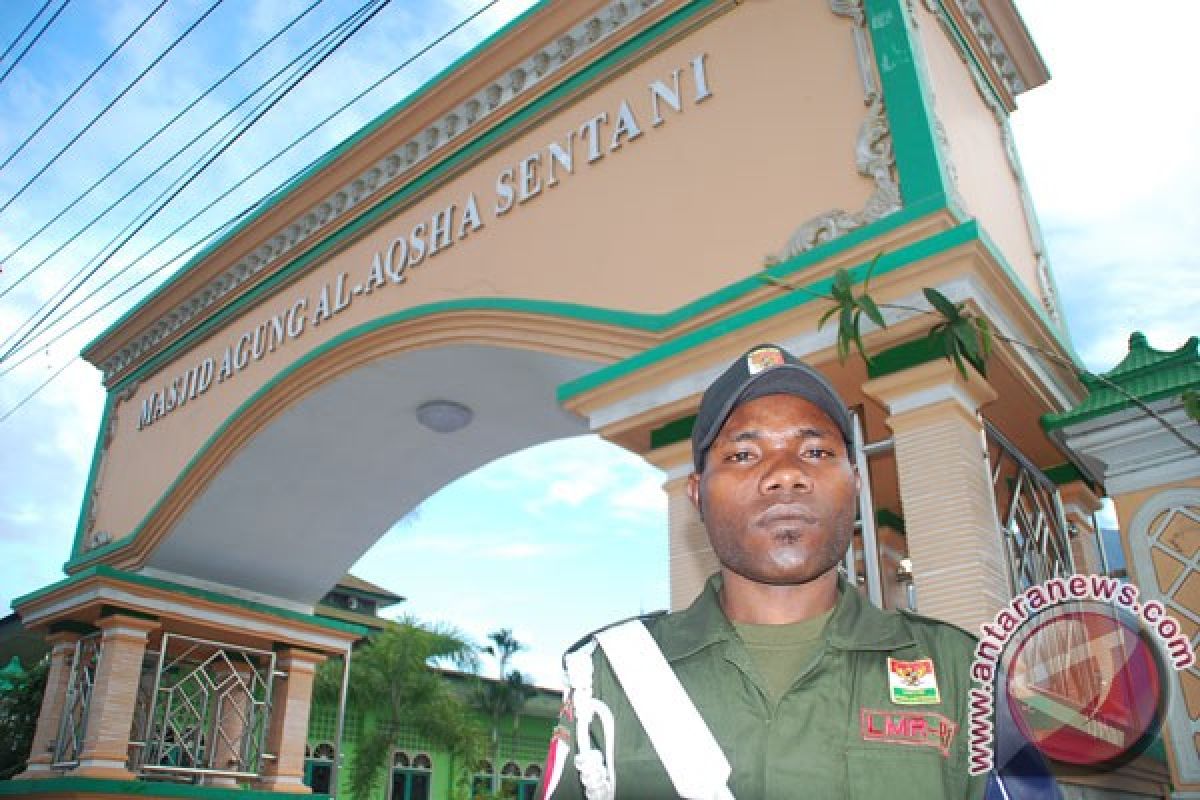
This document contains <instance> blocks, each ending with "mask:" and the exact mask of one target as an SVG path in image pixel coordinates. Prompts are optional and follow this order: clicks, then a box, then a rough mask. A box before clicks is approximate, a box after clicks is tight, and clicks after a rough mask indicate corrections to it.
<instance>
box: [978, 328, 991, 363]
mask: <svg viewBox="0 0 1200 800" xmlns="http://www.w3.org/2000/svg"><path fill="white" fill-rule="evenodd" d="M975 327H976V328H978V329H979V352H980V354H981V355H982V356H983V361H984V363H986V362H987V360H988V358H990V357H991V355H992V324H991V323H990V322H988V321H987V317H975Z"/></svg>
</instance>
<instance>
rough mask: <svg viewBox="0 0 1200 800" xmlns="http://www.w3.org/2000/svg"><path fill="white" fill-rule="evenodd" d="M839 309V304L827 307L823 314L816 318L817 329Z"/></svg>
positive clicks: (822, 326)
mask: <svg viewBox="0 0 1200 800" xmlns="http://www.w3.org/2000/svg"><path fill="white" fill-rule="evenodd" d="M840 309H841V306H833V307H831V308H829V309H828V310H827V311H826V312H825V313H824V314H822V315H821V319H819V320H817V330H821V328H824V327H825V323H826V322H828V321H829V318H830V317H832V316H833V315H834V314H836V313H837V312H838V311H839V310H840Z"/></svg>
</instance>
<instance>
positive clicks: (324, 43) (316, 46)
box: [0, 0, 378, 360]
mask: <svg viewBox="0 0 1200 800" xmlns="http://www.w3.org/2000/svg"><path fill="white" fill-rule="evenodd" d="M375 2H378V0H367V2H365V3H364V4H363V5H361V6H359V8H358V9H357V10H355V11H354V12H353V13H352V14H351V15H350V16H349V17H346V18H345V19H343V20H342V21H341V22H339V23H338V24H337V25H335V26H334V27H333V28H331V29H330V30H329V31H327V32H326V33H324V34H323V35H322V36H321V37H320V38H319V39H318V40H317V41H316V42H314V43H312V44H310V45H309V46H308V47H307V48H305V49H304V51H303V52H302V53H301V54H300V55H298V56H296V57H295V58H293V59H292V60H291V61H290V62H288V64H286V65H284V66H283V67H281V68H280V69H279V70H278V71H277V72H276V73H275V74H274V75H272V76H271V77H270V78H269V79H268V80H267V81H265V82H264V83H263V84H261V85H260V86H259V87H258V88H256V89H255V90H254V91H253V92H251V93H250V94H249V95H247V96H246V97H245V98H243V99H242V100H241V101H240V102H239V103H238V105H236V106H234V107H233V108H231V109H230V110H229V111H227V112H225V114H223V115H221V117H220V118H219V119H217V120H216V121H214V122H213V123H212V124H210V125H209V126H208V127H207V128H205V129H204V130H203V131H201V132H200V134H198V135H197V136H196V137H194V138H193V139H192V140H191V141H190V142H188V143H187V144H186V145H184V146H183V147H182V148H180V149H179V150H178V151H176V152H175V154H174V155H172V156H171V157H170V158H169V159H167V161H165V162H163V163H162V164H160V165H159V166H158V167H157V168H156V169H155V170H154V171H153V172H151V173H150V174H149V175H147V176H145V177H144V178H143V179H142V180H140V181H139V182H138V183H137V184H136V185H135V186H134V187H133V188H131V189H129V190H128V191H126V192H125V194H123V195H122V196H121V197H119V198H118V199H117V200H116V201H115V202H114V203H112V204H111V205H109V207H108V208H106V209H105V210H104V211H103V212H101V213H100V214H99V215H97V216H96V217H93V218H92V220H91V221H90V222H88V224H87V225H86V226H84V228H82V229H81V230H79V231H77V232H76V233H75V234H74V235H73V236H72V237H71V238H69V239H68V240H67V241H65V242H63V243H62V244H60V245H59V246H58V247H57V248H55V250H54V251H52V252H51V253H49V254H48V255H46V256H45V257H44V258H42V260H41V261H39V262H38V263H37V264H35V265H34V266H33V267H32V268H31V269H30V271H29V272H27V273H26V275H29V274H30V273H32V272H33V271H35V270H37V269H38V268H40V267H41V266H43V265H44V264H46V263H47V262H48V261H49V260H50V259H52V258H53V257H54V256H56V255H57V254H58V253H59V252H61V251H62V250H63V249H64V248H65V247H67V246H68V245H69V244H71V243H72V242H74V241H75V240H76V239H77V238H78V237H79V236H80V235H81V234H83V233H84V231H86V230H88V229H89V228H91V227H92V225H94V224H95V223H96V222H97V221H98V220H99V219H100V218H101V217H103V216H104V215H106V214H107V213H108V212H109V211H111V210H112V209H113V208H115V207H116V205H117V204H119V203H121V202H122V201H124V200H125V199H126V198H127V197H129V196H130V195H131V194H133V192H134V191H136V190H137V189H139V188H140V187H141V186H143V185H144V184H145V183H146V182H147V181H149V180H150V178H151V177H153V176H154V175H157V174H158V173H159V172H161V171H162V169H163V168H164V167H166V166H167V165H168V164H170V163H171V162H172V161H174V160H175V159H176V158H177V157H178V156H180V155H181V154H182V153H183V152H184V151H186V150H187V149H188V148H190V147H191V146H192V145H193V144H195V143H196V142H197V141H198V140H199V139H201V138H203V136H204V135H205V134H207V133H208V132H209V131H210V130H212V129H213V128H214V127H215V126H216V125H217V124H218V123H220V122H221V121H222V120H224V119H225V118H227V117H229V116H230V115H232V114H233V112H234V111H236V110H237V109H238V108H239V107H241V106H242V105H244V104H245V103H246V102H247V101H249V100H250V99H251V98H252V97H254V95H256V94H258V92H259V91H261V90H262V89H263V88H264V87H266V86H268V85H270V84H271V83H273V82H274V81H275V79H276V78H278V77H279V76H280V75H281V74H283V73H285V72H287V71H289V70H292V69H293V68H297V64H299V63H300V62H302V61H305V59H307V63H312V61H313V59H314V58H318V57H320V56H321V51H320V48H321V47H328V46H329V45H328V42H329V41H332V40H333V39H334V38H336V36H337V35H338V34H339V33H340V32H341V31H344V30H345V29H346V28H348V27H349V26H351V25H353V24H354V23H355V21H356V20H357V19H359V18H360V17H361V16H362V15H363V14H364V13H366V10H367V9H368V8H369V6H370V5H371V4H372V3H375ZM314 51H316V55H313V53H314ZM325 52H326V53H328V52H332V51H331V50H327V51H325ZM302 68H303V65H301V66H300V67H299V68H297V69H302ZM294 74H295V73H294ZM294 74H293V77H292V78H288V79H286V80H285V81H284V87H286V86H287V81H289V80H294V79H295V78H294ZM281 88H282V87H276V88H275V89H274V90H272V91H274V92H279V91H280V89H281ZM270 100H271V97H270V96H268V97H267V98H265V99H264V100H262V101H260V103H259V104H258V106H256V108H255V109H253V110H251V111H250V112H249V113H248V114H247V115H246V116H245V117H243V119H242V121H241V122H240V123H238V124H239V125H244V124H245V123H246V120H247V119H249V118H250V117H251V116H253V115H254V113H255V111H257V110H259V109H261V108H263V106H264V105H265V104H266V103H268V102H270ZM237 127H238V126H237V125H235V126H234V128H233V129H231V130H230V131H227V132H226V133H225V134H223V135H222V138H224V137H228V136H231V135H233V132H234V131H236V129H237ZM222 138H218V140H217V142H215V143H214V144H213V145H211V146H210V147H209V149H208V150H206V151H205V152H204V153H203V154H201V155H200V156H199V157H198V158H197V159H196V160H195V161H193V162H192V163H191V164H190V165H189V166H188V167H187V168H185V169H184V171H183V172H182V173H180V175H179V176H178V177H176V178H175V179H174V181H172V183H171V184H169V185H168V187H167V188H166V189H164V190H163V191H162V192H161V193H160V194H159V195H158V196H157V197H155V198H154V199H153V200H151V201H150V203H148V204H147V205H146V206H145V207H143V208H142V210H141V211H139V212H138V213H137V214H135V215H134V217H133V219H132V220H131V221H130V222H128V223H127V224H126V226H125V227H124V228H123V229H122V230H121V231H120V232H119V233H117V235H116V236H114V237H113V238H112V239H111V240H109V242H108V243H107V244H105V245H104V246H103V247H101V248H100V250H99V251H97V252H96V253H95V254H94V255H93V256H92V257H91V258H90V259H89V260H88V261H87V262H86V263H85V264H84V265H83V266H82V267H80V268H79V269H78V270H77V271H76V272H75V274H74V275H72V276H71V277H70V278H69V279H68V280H67V281H66V283H64V284H63V285H62V286H61V287H60V288H59V289H58V290H57V291H55V292H54V293H53V294H52V295H51V296H50V297H49V298H47V299H46V300H45V301H44V302H43V303H42V304H41V305H40V306H39V307H38V308H37V310H36V311H34V312H33V313H32V314H31V315H30V316H29V317H28V318H26V320H25V321H24V322H22V323H21V324H20V325H19V326H17V328H16V329H15V330H14V331H13V332H12V333H10V334H9V336H8V337H7V338H6V339H5V340H4V341H3V342H0V347H3V346H5V345H7V344H8V343H9V342H10V341H12V340H13V338H14V337H15V336H17V335H18V334H19V333H20V331H21V329H22V328H24V327H25V326H26V325H28V324H29V323H30V322H31V321H32V320H33V319H34V317H36V316H37V315H38V314H39V313H41V312H42V310H43V309H45V308H46V307H47V306H48V305H50V303H52V302H53V301H54V299H55V297H57V296H58V295H60V294H61V293H62V292H64V291H67V290H68V289H69V288H70V286H71V284H72V283H74V282H75V281H76V280H78V279H79V277H80V276H81V275H82V274H83V273H84V272H86V271H87V269H88V267H90V266H91V265H92V264H93V263H95V262H96V261H97V260H98V259H100V260H103V259H107V258H111V257H112V256H113V255H115V254H116V250H112V251H109V252H108V255H107V256H106V255H105V251H106V250H108V248H109V247H111V246H112V245H113V243H114V242H116V240H117V239H119V238H121V236H122V235H123V234H124V233H125V232H126V231H128V230H129V229H130V228H131V227H132V226H133V225H134V224H135V222H136V221H137V219H138V218H139V217H141V216H142V215H143V214H146V213H148V212H149V211H150V210H151V209H153V208H154V206H155V204H157V203H158V202H159V201H161V200H162V199H163V197H165V196H166V195H167V194H168V193H169V192H170V190H171V189H172V188H173V187H174V186H176V185H178V184H179V182H180V181H182V180H183V178H184V176H185V175H186V174H187V173H188V171H190V170H194V169H196V168H197V167H198V166H199V165H200V164H201V163H202V162H203V161H204V159H205V158H206V157H207V156H208V155H210V154H211V153H213V152H214V151H215V150H216V149H217V148H218V147H219V146H220V144H221V141H222ZM155 213H157V212H155ZM118 249H119V248H118ZM139 260H140V259H139ZM130 266H133V265H132V264H130V265H127V266H126V267H125V269H123V270H121V273H123V272H124V271H125V270H127V269H129V267H130ZM121 273H118V275H119V274H121ZM85 280H86V279H85ZM109 282H111V280H110V281H108V282H106V284H105V285H107V283H109ZM82 283H83V282H82V281H81V282H80V285H82ZM12 288H13V287H12V286H10V287H8V289H6V290H5V291H4V292H0V297H3V296H4V295H5V294H7V293H8V291H9V290H11V289H12ZM75 288H76V289H77V288H78V286H76V287H75ZM71 291H72V292H73V291H75V290H74V289H71ZM93 294H94V292H93ZM89 296H90V295H89ZM76 307H78V304H76V306H74V307H72V309H71V310H74V308H76ZM55 322H57V320H55ZM50 324H51V325H53V324H54V323H50ZM32 333H33V331H32V330H31V331H29V333H27V334H26V337H28V336H29V335H31V334H32ZM0 360H3V359H0Z"/></svg>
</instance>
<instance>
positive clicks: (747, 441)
mask: <svg viewBox="0 0 1200 800" xmlns="http://www.w3.org/2000/svg"><path fill="white" fill-rule="evenodd" d="M857 493H858V472H857V470H855V468H854V466H853V465H852V464H851V463H850V459H849V454H848V453H847V450H846V443H845V441H844V440H843V439H842V434H841V431H840V430H838V427H837V425H836V424H834V422H833V420H831V419H830V418H829V416H828V415H827V414H826V413H825V412H824V411H822V410H821V409H819V408H817V407H816V406H815V405H813V404H812V403H810V402H808V401H807V400H804V399H802V398H799V397H795V396H793V395H786V394H773V395H767V396H766V397H760V398H757V399H755V400H751V401H749V402H746V403H743V404H741V405H740V406H738V407H737V408H736V409H735V410H734V412H733V413H732V414H730V415H729V418H728V419H727V420H725V425H724V426H723V427H722V428H721V432H720V433H719V434H717V438H716V439H715V440H714V441H713V444H712V447H711V448H709V451H708V455H707V456H706V458H705V466H704V472H703V473H702V474H700V475H692V477H691V479H690V480H689V482H688V495H689V496H690V497H691V499H692V502H693V503H694V504H695V505H696V507H697V508H698V509H699V510H700V513H701V515H702V516H703V518H704V524H705V527H706V528H707V529H708V537H709V540H710V541H711V542H712V546H713V550H714V551H715V552H716V554H717V559H718V560H719V561H720V562H721V565H722V566H723V567H724V568H725V569H728V570H730V571H732V572H734V573H736V574H738V575H740V576H742V577H743V578H746V579H747V580H751V581H754V582H756V583H766V584H776V585H783V584H800V583H807V582H809V581H811V580H814V579H815V578H818V577H820V576H822V575H824V574H825V573H827V572H828V571H829V570H831V569H833V568H834V567H835V566H836V565H837V564H838V563H839V562H840V561H841V559H842V557H843V556H844V555H845V552H846V548H847V547H848V546H849V545H850V540H851V538H852V537H853V535H854V516H855V500H856V496H857Z"/></svg>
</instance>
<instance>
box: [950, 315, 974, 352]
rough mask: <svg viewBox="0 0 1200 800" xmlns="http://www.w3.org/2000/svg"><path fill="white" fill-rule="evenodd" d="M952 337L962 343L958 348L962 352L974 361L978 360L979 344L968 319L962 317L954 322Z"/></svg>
mask: <svg viewBox="0 0 1200 800" xmlns="http://www.w3.org/2000/svg"><path fill="white" fill-rule="evenodd" d="M954 338H955V339H958V341H959V343H960V344H961V345H962V347H961V348H960V349H961V350H962V352H963V353H964V354H966V355H967V356H968V357H969V358H971V359H972V360H974V361H978V360H979V344H978V341H977V339H976V337H975V327H974V326H973V325H972V324H971V320H970V319H968V318H963V319H960V320H959V321H958V322H956V323H954Z"/></svg>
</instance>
